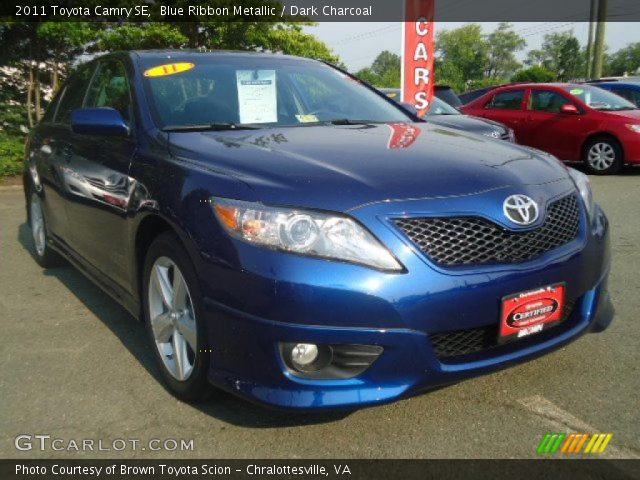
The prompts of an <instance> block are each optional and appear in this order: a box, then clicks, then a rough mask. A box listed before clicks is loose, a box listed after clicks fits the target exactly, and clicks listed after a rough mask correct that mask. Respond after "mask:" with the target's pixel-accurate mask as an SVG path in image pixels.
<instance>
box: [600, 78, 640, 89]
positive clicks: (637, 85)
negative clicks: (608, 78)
mask: <svg viewBox="0 0 640 480" xmlns="http://www.w3.org/2000/svg"><path fill="white" fill-rule="evenodd" d="M590 85H593V86H595V87H599V86H601V85H604V86H611V87H631V88H633V89H640V80H635V81H631V80H626V81H620V82H597V83H591V84H590Z"/></svg>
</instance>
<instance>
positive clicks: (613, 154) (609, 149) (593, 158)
mask: <svg viewBox="0 0 640 480" xmlns="http://www.w3.org/2000/svg"><path fill="white" fill-rule="evenodd" d="M583 161H584V164H585V166H586V168H587V170H589V173H592V174H594V175H613V174H615V173H618V172H619V171H620V169H621V168H622V163H623V161H622V147H621V146H620V144H619V143H618V141H617V140H615V139H614V138H611V137H597V138H594V139H592V140H590V141H589V142H588V143H587V145H586V146H585V149H584V155H583Z"/></svg>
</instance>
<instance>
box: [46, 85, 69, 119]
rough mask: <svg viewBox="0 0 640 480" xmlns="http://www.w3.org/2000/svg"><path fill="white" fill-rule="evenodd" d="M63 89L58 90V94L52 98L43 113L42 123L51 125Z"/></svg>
mask: <svg viewBox="0 0 640 480" xmlns="http://www.w3.org/2000/svg"><path fill="white" fill-rule="evenodd" d="M63 91H64V89H58V93H57V94H56V95H55V97H53V100H52V101H51V103H50V104H49V106H48V107H47V110H46V111H45V112H44V115H43V116H42V123H51V122H53V117H54V115H55V114H56V109H57V108H58V104H59V103H60V99H61V98H62V92H63Z"/></svg>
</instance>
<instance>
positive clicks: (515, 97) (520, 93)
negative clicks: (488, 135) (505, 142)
mask: <svg viewBox="0 0 640 480" xmlns="http://www.w3.org/2000/svg"><path fill="white" fill-rule="evenodd" d="M525 93H526V90H525V89H524V88H518V89H509V90H501V91H498V92H496V93H495V94H494V95H493V96H492V97H491V98H490V99H489V100H488V101H487V102H486V103H485V105H484V108H483V109H482V111H481V112H479V115H480V116H482V117H484V118H488V119H490V120H495V121H496V122H500V123H503V124H505V125H507V126H508V127H510V128H512V129H513V131H514V132H515V134H516V139H517V140H518V141H519V140H520V129H521V126H522V122H523V120H524V115H525V111H524V110H523V107H524V99H525ZM470 113H471V114H476V112H470Z"/></svg>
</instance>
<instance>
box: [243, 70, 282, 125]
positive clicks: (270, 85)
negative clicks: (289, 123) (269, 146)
mask: <svg viewBox="0 0 640 480" xmlns="http://www.w3.org/2000/svg"><path fill="white" fill-rule="evenodd" d="M236 79H237V83H238V105H239V110H240V123H275V122H277V121H278V99H277V94H276V71H275V70H238V71H236Z"/></svg>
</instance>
